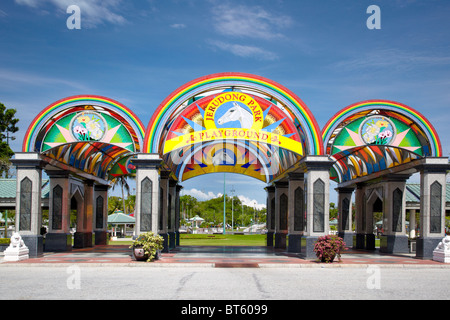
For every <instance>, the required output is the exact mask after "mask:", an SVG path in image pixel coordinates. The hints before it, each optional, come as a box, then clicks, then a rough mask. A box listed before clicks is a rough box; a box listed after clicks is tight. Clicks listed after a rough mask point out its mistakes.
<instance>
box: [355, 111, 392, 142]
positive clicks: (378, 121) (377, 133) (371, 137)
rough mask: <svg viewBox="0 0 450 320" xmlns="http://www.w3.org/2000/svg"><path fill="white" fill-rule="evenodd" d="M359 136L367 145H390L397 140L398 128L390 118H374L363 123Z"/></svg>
mask: <svg viewBox="0 0 450 320" xmlns="http://www.w3.org/2000/svg"><path fill="white" fill-rule="evenodd" d="M359 134H360V136H361V139H362V140H363V141H364V142H365V143H366V144H377V145H389V144H390V142H391V141H393V140H394V138H395V135H396V128H395V125H394V124H393V123H392V121H391V120H390V119H389V118H387V117H383V116H372V117H369V118H367V119H366V120H364V121H363V122H362V123H361V126H360V128H359Z"/></svg>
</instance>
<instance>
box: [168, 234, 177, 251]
mask: <svg viewBox="0 0 450 320" xmlns="http://www.w3.org/2000/svg"><path fill="white" fill-rule="evenodd" d="M167 234H168V236H169V248H170V249H174V248H175V247H176V242H177V239H176V236H175V231H169V232H168V233H167Z"/></svg>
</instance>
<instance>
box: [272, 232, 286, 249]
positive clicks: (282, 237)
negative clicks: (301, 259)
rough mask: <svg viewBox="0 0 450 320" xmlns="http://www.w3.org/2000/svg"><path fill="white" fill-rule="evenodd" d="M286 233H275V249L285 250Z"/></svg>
mask: <svg viewBox="0 0 450 320" xmlns="http://www.w3.org/2000/svg"><path fill="white" fill-rule="evenodd" d="M286 236H287V234H286V233H279V232H275V245H274V248H276V249H286Z"/></svg>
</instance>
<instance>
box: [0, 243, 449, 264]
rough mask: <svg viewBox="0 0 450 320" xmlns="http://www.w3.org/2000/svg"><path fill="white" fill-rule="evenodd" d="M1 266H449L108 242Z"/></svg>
mask: <svg viewBox="0 0 450 320" xmlns="http://www.w3.org/2000/svg"><path fill="white" fill-rule="evenodd" d="M0 260H1V265H9V264H13V263H16V264H28V265H42V264H45V265H47V264H57V265H60V264H91V265H93V264H97V265H103V264H107V265H113V264H120V265H130V266H152V267H164V266H171V267H176V266H179V267H182V266H186V265H190V266H202V267H216V268H217V267H221V268H225V267H234V268H237V267H241V268H257V267H324V266H327V267H345V266H353V267H356V266H367V265H380V266H382V265H385V266H398V267H405V266H427V267H429V266H433V267H450V264H444V263H440V262H437V261H433V260H425V259H417V258H415V255H414V254H402V255H389V254H382V253H380V252H379V251H378V250H375V251H362V250H351V249H350V250H348V251H347V252H345V253H344V254H342V258H341V262H338V261H335V262H333V263H331V264H323V263H318V262H317V261H315V260H308V259H302V258H300V257H299V256H298V255H297V254H291V253H287V252H286V251H285V250H282V249H273V248H267V247H250V246H239V247H238V246H233V247H228V246H180V247H177V248H175V249H173V250H171V251H170V253H162V255H161V257H160V259H159V260H156V261H155V262H154V263H145V262H141V261H135V260H134V259H133V258H132V256H131V249H129V246H128V245H105V246H95V247H93V248H84V249H73V250H72V251H71V252H59V253H52V252H45V253H44V255H43V256H42V257H40V258H31V259H27V260H23V261H18V262H6V261H3V258H2V257H1V259H0Z"/></svg>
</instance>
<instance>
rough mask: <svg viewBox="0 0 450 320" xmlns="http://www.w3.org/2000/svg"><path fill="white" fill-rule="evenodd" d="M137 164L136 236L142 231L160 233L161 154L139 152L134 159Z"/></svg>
mask: <svg viewBox="0 0 450 320" xmlns="http://www.w3.org/2000/svg"><path fill="white" fill-rule="evenodd" d="M133 164H134V165H135V166H136V204H135V212H134V217H135V219H136V224H135V226H134V238H137V237H138V236H139V235H140V234H141V233H144V232H149V231H152V232H154V233H155V234H158V233H159V194H160V190H159V189H160V185H159V181H160V178H159V168H160V166H161V159H160V158H159V154H138V155H137V159H133Z"/></svg>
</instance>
